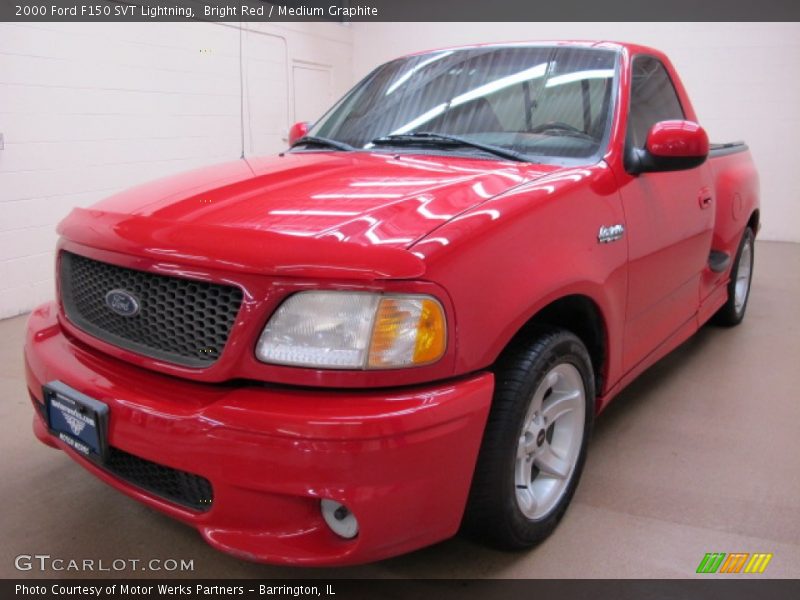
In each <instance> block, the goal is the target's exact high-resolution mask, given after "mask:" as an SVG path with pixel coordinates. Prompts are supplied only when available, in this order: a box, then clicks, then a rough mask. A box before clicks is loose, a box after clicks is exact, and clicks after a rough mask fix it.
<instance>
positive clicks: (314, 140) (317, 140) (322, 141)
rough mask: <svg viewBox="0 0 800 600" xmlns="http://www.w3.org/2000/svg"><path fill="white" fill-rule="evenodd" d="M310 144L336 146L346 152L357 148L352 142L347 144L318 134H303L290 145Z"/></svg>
mask: <svg viewBox="0 0 800 600" xmlns="http://www.w3.org/2000/svg"><path fill="white" fill-rule="evenodd" d="M308 145H314V146H326V147H328V148H335V149H336V150H344V151H346V152H349V151H351V150H355V148H354V147H353V146H351V145H350V144H345V143H344V142H340V141H338V140H332V139H330V138H326V137H319V136H316V135H306V136H303V137H301V138H300V139H299V140H297V141H296V142H295V143H294V144H292V145H291V146H289V147H290V148H294V147H296V146H308Z"/></svg>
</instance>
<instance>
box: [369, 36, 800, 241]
mask: <svg viewBox="0 0 800 600" xmlns="http://www.w3.org/2000/svg"><path fill="white" fill-rule="evenodd" d="M410 31H413V35H409V32H410ZM353 34H354V37H353V43H354V46H353V50H354V53H353V56H354V59H353V61H354V62H353V66H354V71H355V75H356V78H360V77H362V76H363V75H365V74H366V73H367V72H368V71H369V70H370V69H372V68H373V67H374V66H376V65H378V64H379V63H381V62H383V61H385V60H389V59H391V58H394V57H396V56H399V55H403V54H406V53H409V52H414V51H418V50H425V49H430V48H439V47H442V46H448V45H454V44H469V43H476V42H491V41H514V40H537V39H538V40H546V39H609V40H622V41H630V42H637V43H641V44H646V45H650V46H654V47H656V48H659V49H660V50H663V51H664V52H666V53H667V55H668V56H669V57H670V59H671V60H672V61H673V63H674V64H675V67H676V68H677V69H678V71H679V72H680V74H681V78H682V79H683V82H684V84H685V85H686V87H687V89H688V91H689V94H690V95H691V98H692V102H693V104H694V106H695V109H696V110H697V114H698V118H699V120H700V122H701V123H702V124H703V126H704V127H706V129H707V130H708V132H709V135H710V136H711V139H712V140H713V141H733V140H741V139H744V140H745V141H747V143H748V144H749V145H750V148H751V150H752V153H753V156H754V157H755V160H756V163H757V165H758V167H759V171H760V175H761V192H762V203H763V209H762V223H763V229H762V232H761V233H762V236H763V238H764V239H769V240H782V241H792V242H800V191H799V190H800V186H799V185H798V183H797V167H796V163H797V140H800V110H799V109H798V107H800V78H798V77H797V74H798V73H800V24H798V23H411V24H408V23H406V24H404V23H380V24H364V23H355V24H354V25H353Z"/></svg>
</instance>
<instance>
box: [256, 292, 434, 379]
mask: <svg viewBox="0 0 800 600" xmlns="http://www.w3.org/2000/svg"><path fill="white" fill-rule="evenodd" d="M446 342H447V337H446V327H445V319H444V311H443V310H442V305H441V304H439V302H438V301H437V300H435V299H434V298H432V297H431V296H424V295H415V294H374V293H370V292H322V291H311V292H299V293H297V294H294V295H293V296H290V297H289V298H288V299H287V300H286V301H284V303H283V304H281V306H280V307H279V308H278V310H277V311H275V314H274V315H272V318H271V319H270V320H269V323H267V326H266V327H265V328H264V331H263V332H262V334H261V337H260V338H259V340H258V345H257V346H256V356H257V357H258V359H259V360H261V361H263V362H267V363H274V364H280V365H293V366H302V367H318V368H323V369H387V368H397V367H411V366H417V365H425V364H429V363H432V362H435V361H437V360H439V359H440V358H441V357H442V355H443V354H444V350H445V346H446Z"/></svg>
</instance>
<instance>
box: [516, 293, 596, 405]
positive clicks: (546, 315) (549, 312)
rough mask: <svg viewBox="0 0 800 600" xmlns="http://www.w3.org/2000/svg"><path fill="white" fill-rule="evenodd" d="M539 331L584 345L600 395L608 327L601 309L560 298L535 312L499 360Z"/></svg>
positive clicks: (585, 299) (580, 297)
mask: <svg viewBox="0 0 800 600" xmlns="http://www.w3.org/2000/svg"><path fill="white" fill-rule="evenodd" d="M541 327H557V328H560V329H565V330H567V331H569V332H571V333H573V334H574V335H575V336H577V337H578V338H579V339H580V340H581V341H582V342H583V344H584V345H585V346H586V349H587V351H588V352H589V357H590V358H591V361H592V369H593V370H594V378H595V390H596V393H597V394H598V395H600V394H602V390H603V389H604V388H603V385H604V383H605V381H606V374H607V367H608V355H609V349H608V327H607V324H606V319H605V318H604V315H603V312H602V310H601V309H600V306H599V305H598V304H597V303H596V302H595V301H594V300H593V299H592V298H590V297H589V296H586V295H584V294H569V295H565V296H561V297H560V298H558V299H556V300H553V301H551V302H550V303H549V304H547V305H546V306H544V307H542V308H540V309H539V310H537V311H536V312H535V314H533V316H531V317H530V318H529V319H528V320H527V321H526V322H525V323H524V324H523V325H522V326H521V327H520V328H519V329H518V330H517V332H516V333H515V334H514V335H513V336H512V337H511V339H510V341H509V342H508V343H507V344H506V346H505V347H504V348H503V351H502V352H501V353H500V356H502V355H503V354H504V353H505V351H506V350H507V349H509V348H510V347H511V346H514V345H516V344H517V343H519V342H520V340H522V339H525V338H528V337H530V336H531V335H532V332H533V331H534V330H536V329H538V328H541Z"/></svg>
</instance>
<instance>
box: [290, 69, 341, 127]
mask: <svg viewBox="0 0 800 600" xmlns="http://www.w3.org/2000/svg"><path fill="white" fill-rule="evenodd" d="M292 79H293V81H294V122H295V123H296V122H298V121H309V122H311V123H313V122H314V121H316V120H317V119H319V118H320V117H321V116H322V115H323V114H324V113H325V111H326V110H328V109H329V108H330V107H331V105H332V104H333V90H332V81H331V67H330V66H327V65H318V64H310V63H308V64H306V63H303V64H298V63H295V64H294V66H293V68H292Z"/></svg>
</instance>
